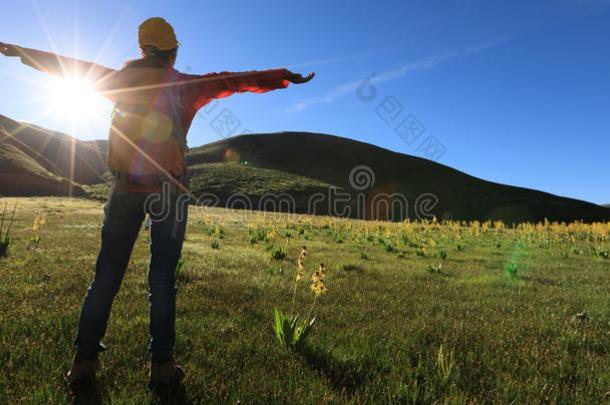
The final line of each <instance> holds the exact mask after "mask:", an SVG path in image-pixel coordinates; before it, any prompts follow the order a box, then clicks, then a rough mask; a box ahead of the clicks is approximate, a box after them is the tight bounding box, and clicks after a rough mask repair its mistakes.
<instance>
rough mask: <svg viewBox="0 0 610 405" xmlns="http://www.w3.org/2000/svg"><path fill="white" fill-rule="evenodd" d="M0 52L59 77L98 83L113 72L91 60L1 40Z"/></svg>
mask: <svg viewBox="0 0 610 405" xmlns="http://www.w3.org/2000/svg"><path fill="white" fill-rule="evenodd" d="M0 53H2V54H3V55H4V56H16V57H19V58H21V62H23V63H24V64H26V65H28V66H31V67H33V68H34V69H38V70H40V71H41V72H45V73H49V74H52V75H55V76H60V77H66V76H74V77H82V78H84V79H87V80H88V81H90V82H91V83H94V84H95V83H99V82H100V81H101V80H103V79H104V78H109V77H110V76H111V75H112V74H113V73H114V72H115V71H114V70H112V69H109V68H107V67H104V66H100V65H98V64H95V63H92V62H85V61H82V60H79V59H73V58H68V57H66V56H60V55H56V54H54V53H51V52H43V51H38V50H36V49H29V48H22V47H20V46H17V45H12V44H5V43H3V42H0Z"/></svg>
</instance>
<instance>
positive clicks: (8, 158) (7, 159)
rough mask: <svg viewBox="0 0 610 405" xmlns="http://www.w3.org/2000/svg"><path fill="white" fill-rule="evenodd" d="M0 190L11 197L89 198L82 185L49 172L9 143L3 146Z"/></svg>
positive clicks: (0, 144)
mask: <svg viewBox="0 0 610 405" xmlns="http://www.w3.org/2000/svg"><path fill="white" fill-rule="evenodd" d="M0 135H2V130H1V129H0ZM0 190H1V191H0V194H9V193H10V195H30V196H31V195H68V194H71V195H75V196H85V195H86V193H85V191H84V190H83V189H82V188H81V186H80V185H79V184H77V183H74V182H70V181H68V180H66V179H65V178H63V177H61V176H58V175H56V174H54V173H52V172H50V171H48V170H47V169H45V168H44V167H43V166H41V165H40V164H39V163H38V162H37V161H36V160H34V159H32V158H31V157H30V156H28V155H27V154H25V153H24V152H22V151H21V150H20V149H18V148H17V147H15V146H13V145H11V144H7V143H0Z"/></svg>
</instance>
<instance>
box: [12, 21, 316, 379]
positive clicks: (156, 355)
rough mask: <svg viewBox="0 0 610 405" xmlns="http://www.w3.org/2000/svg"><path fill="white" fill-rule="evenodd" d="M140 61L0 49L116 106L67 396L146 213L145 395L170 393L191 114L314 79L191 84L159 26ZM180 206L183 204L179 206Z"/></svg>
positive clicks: (94, 359)
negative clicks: (108, 179)
mask: <svg viewBox="0 0 610 405" xmlns="http://www.w3.org/2000/svg"><path fill="white" fill-rule="evenodd" d="M138 39H139V46H140V50H141V53H142V58H141V59H137V60H133V61H130V62H127V63H126V64H125V65H124V66H123V68H122V69H120V70H113V69H109V68H106V67H103V66H100V65H97V64H94V63H89V62H84V61H80V60H76V59H71V58H67V57H64V56H59V55H55V54H52V53H47V52H41V51H37V50H34V49H27V48H22V47H19V46H16V45H11V44H5V43H0V52H1V53H2V54H4V55H6V56H17V57H20V58H21V60H22V62H23V63H25V64H26V65H29V66H31V67H33V68H36V69H38V70H41V71H43V72H47V73H50V74H53V75H57V76H68V77H73V76H75V75H78V76H81V77H84V78H85V79H87V80H88V81H90V82H92V83H93V84H94V87H95V89H96V90H97V91H99V92H100V93H101V94H103V95H104V96H106V97H107V98H109V99H110V100H111V101H113V102H114V103H115V104H114V109H113V115H112V122H111V125H110V134H109V142H108V157H107V164H108V169H109V170H110V172H111V173H112V174H113V183H112V187H111V191H110V193H109V198H108V202H107V203H106V205H105V207H104V212H105V215H104V223H103V226H102V235H101V249H100V252H99V255H98V258H97V263H96V268H95V277H94V280H93V282H92V283H91V285H90V287H89V289H88V291H87V294H86V296H85V300H84V303H83V307H82V311H81V315H80V320H79V324H78V333H77V337H76V340H75V346H76V354H75V356H74V360H73V362H72V366H71V367H70V370H69V371H68V373H67V376H66V378H67V381H68V383H69V385H70V387H71V388H72V389H73V390H78V389H79V388H83V387H86V386H87V385H89V383H90V382H91V381H92V380H93V379H94V377H95V371H96V369H97V367H98V353H99V352H100V351H103V350H105V347H104V345H103V344H102V342H101V339H102V338H103V336H104V334H105V332H106V325H107V322H108V317H109V315H110V309H111V306H112V301H113V299H114V297H115V295H116V293H117V292H118V290H119V287H120V284H121V281H122V279H123V275H124V273H125V270H126V268H127V264H128V262H129V258H130V255H131V251H132V248H133V245H134V243H135V240H136V238H137V236H138V232H139V230H140V228H141V225H142V221H143V219H144V217H145V215H146V214H148V215H149V216H150V218H151V226H150V232H151V244H150V250H151V259H150V266H149V272H148V282H149V301H150V335H151V339H150V344H149V349H150V351H151V353H152V361H151V370H150V386H151V388H154V387H156V386H159V385H168V384H170V385H174V384H175V383H177V382H179V381H180V380H181V379H182V378H183V376H184V369H183V368H182V367H180V366H178V365H176V363H175V362H174V359H173V349H174V338H175V332H174V324H175V306H176V290H175V268H176V265H177V263H178V260H179V258H180V252H181V249H182V243H183V240H184V234H185V228H186V218H187V204H186V202H187V201H188V196H189V195H190V194H189V192H188V175H187V167H186V161H185V154H186V150H187V148H186V134H187V132H188V129H189V127H190V125H191V122H192V120H193V118H194V117H195V114H196V112H197V110H199V109H200V108H201V107H203V106H204V105H206V104H207V103H209V102H210V101H211V100H212V99H215V98H222V97H227V96H229V95H231V94H234V93H241V92H246V91H249V92H255V93H264V92H267V91H270V90H275V89H281V88H285V87H287V86H288V85H289V83H306V82H308V81H309V80H311V79H312V78H313V77H314V74H313V73H311V74H309V75H308V76H307V77H303V76H302V75H300V74H295V73H292V72H290V71H288V70H286V69H274V70H266V71H249V72H243V73H228V72H223V73H213V74H207V75H203V76H201V75H191V74H185V73H181V72H179V71H177V70H175V69H174V68H173V66H174V64H175V62H176V57H177V53H178V47H179V43H178V41H177V39H176V35H175V33H174V30H173V28H172V26H171V25H170V24H168V23H167V22H166V21H165V20H164V19H162V18H159V17H154V18H150V19H148V20H146V21H144V22H143V23H142V24H141V25H140V27H139V30H138ZM185 197H186V198H185Z"/></svg>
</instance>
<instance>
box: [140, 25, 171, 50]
mask: <svg viewBox="0 0 610 405" xmlns="http://www.w3.org/2000/svg"><path fill="white" fill-rule="evenodd" d="M138 43H139V45H140V47H143V46H146V45H152V46H155V47H156V48H157V49H158V50H160V51H167V50H169V49H174V48H177V47H178V45H180V43H179V42H178V40H177V39H176V33H175V32H174V28H173V27H172V26H171V25H170V24H169V23H168V22H167V21H165V20H164V19H163V18H161V17H152V18H149V19H147V20H146V21H144V22H143V23H142V24H140V27H139V28H138Z"/></svg>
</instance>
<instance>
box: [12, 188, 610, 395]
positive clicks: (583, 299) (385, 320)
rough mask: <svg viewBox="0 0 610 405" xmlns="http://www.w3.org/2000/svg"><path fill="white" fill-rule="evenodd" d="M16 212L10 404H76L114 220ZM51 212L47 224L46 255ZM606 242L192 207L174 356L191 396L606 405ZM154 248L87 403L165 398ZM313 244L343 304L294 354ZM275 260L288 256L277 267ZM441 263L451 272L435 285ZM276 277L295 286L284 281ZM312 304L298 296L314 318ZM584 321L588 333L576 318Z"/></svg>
mask: <svg viewBox="0 0 610 405" xmlns="http://www.w3.org/2000/svg"><path fill="white" fill-rule="evenodd" d="M8 201H9V206H12V203H13V200H12V199H8ZM18 202H19V205H18V212H17V217H16V222H15V225H14V226H13V231H12V235H13V240H14V245H13V246H12V248H11V251H10V256H9V258H7V259H0V364H2V372H1V373H0V402H1V403H5V402H6V403H13V402H24V403H32V402H33V403H62V402H66V401H68V397H67V395H66V390H65V388H64V384H63V380H62V374H63V373H64V372H65V371H66V369H67V368H68V366H69V363H70V360H71V356H72V341H73V338H74V334H75V331H76V323H77V319H78V314H79V310H80V305H81V302H82V299H83V295H84V293H85V291H86V288H87V286H88V283H89V282H90V281H91V278H92V275H93V266H94V261H95V257H96V254H97V249H98V244H99V232H100V223H101V220H102V205H101V204H100V203H99V202H95V201H87V200H67V199H61V198H25V199H18ZM38 214H46V216H47V224H46V225H44V226H43V227H42V229H41V230H40V236H41V241H40V245H39V247H38V249H36V251H31V250H28V249H27V248H26V247H27V242H28V240H29V238H31V237H32V236H33V231H32V230H31V225H32V222H33V220H34V218H35V217H36V216H37V215H38ZM274 228H275V231H274V232H271V230H273V229H274ZM263 230H264V231H263ZM253 235H261V236H260V237H256V238H253V237H252V236H253ZM609 237H610V226H608V225H603V226H602V225H599V226H597V227H589V226H585V225H576V226H573V227H572V228H565V227H564V228H562V227H558V226H551V225H548V226H541V227H539V228H531V229H530V228H527V227H523V228H520V229H519V230H514V229H493V228H490V229H483V228H480V227H478V226H475V227H472V226H470V227H463V226H458V225H456V224H451V225H435V224H428V225H421V224H386V223H381V222H361V221H346V220H333V219H329V218H325V217H308V216H286V215H269V216H267V217H265V216H263V215H260V214H258V215H257V214H248V213H246V212H243V211H231V212H227V211H224V210H221V209H208V210H205V211H197V210H193V211H192V214H191V215H190V223H189V228H188V233H187V240H186V242H185V246H184V251H183V259H184V266H183V267H182V268H181V270H180V272H179V273H178V310H177V316H178V319H177V344H176V358H177V359H178V360H179V361H180V362H181V363H183V364H185V365H186V367H187V372H188V376H187V380H186V381H185V389H184V393H183V395H184V398H187V399H188V400H189V401H192V402H194V403H203V402H206V403H207V402H212V403H215V402H236V401H238V400H239V401H241V402H244V403H252V402H278V403H279V402H324V401H329V402H394V403H398V402H400V403H402V402H408V403H416V402H418V403H433V402H442V403H471V402H477V403H479V402H499V403H508V402H512V401H514V402H515V403H536V402H549V403H553V402H562V403H596V402H603V401H607V400H608V397H609V396H610V394H609V393H608V392H609V391H610V336H609V333H610V332H609V331H610V301H609V300H608V291H610V260H609V259H605V258H604V257H603V256H602V255H600V254H598V253H597V252H600V251H603V250H608V247H609V244H610V243H609ZM214 241H219V248H213V244H214ZM286 241H288V245H287V246H286ZM339 242H340V243H339ZM498 242H500V243H498ZM147 243H148V236H147V235H146V233H145V232H144V231H142V233H141V235H140V238H139V240H138V242H137V245H136V248H135V251H134V254H133V257H132V260H131V262H130V265H129V268H128V271H127V274H126V277H125V280H124V282H123V286H122V288H121V291H120V293H119V294H118V296H117V298H116V301H115V304H114V307H113V312H112V315H111V318H110V323H109V328H108V333H107V336H106V338H105V340H104V342H105V343H106V344H107V345H108V346H109V347H110V349H109V350H108V351H107V352H105V353H103V354H102V357H101V358H102V369H101V373H100V374H99V383H98V386H97V390H96V391H95V392H94V394H93V395H94V396H95V397H96V398H89V399H96V400H99V401H101V402H103V403H109V402H112V403H142V402H148V401H150V399H151V398H150V395H149V393H148V392H147V390H146V388H145V387H146V382H147V365H148V363H147V362H148V360H149V357H148V353H147V350H146V345H147V340H148V304H147V285H146V266H147V260H148V257H147V249H148V247H147ZM303 245H305V246H307V250H308V258H307V265H308V270H309V271H310V272H311V271H313V270H314V269H315V268H316V266H317V264H319V263H321V262H323V263H324V264H325V266H326V270H327V280H326V282H327V287H328V290H329V291H328V293H327V294H326V295H324V296H322V297H320V298H319V300H318V303H317V304H316V309H315V311H314V312H315V315H316V317H317V319H316V323H315V325H314V328H313V331H312V333H311V335H310V336H309V338H308V345H307V346H306V347H305V348H304V349H302V350H299V351H290V350H286V349H284V348H282V347H281V346H280V345H279V344H278V343H277V341H276V338H275V336H274V332H273V329H272V324H273V309H274V307H279V308H281V309H282V310H285V311H289V310H290V302H291V299H292V290H291V282H292V277H293V275H294V267H295V266H294V263H295V260H296V257H297V256H298V254H299V252H300V248H301V246H303ZM458 245H459V246H461V249H458ZM270 246H273V248H272V249H279V248H281V249H282V251H284V252H285V253H286V257H285V258H279V257H274V255H272V254H270V251H271V250H270ZM387 246H392V249H388V248H387ZM575 250H580V251H582V252H581V253H579V254H577V253H573V252H574V251H575ZM418 252H425V254H418ZM441 252H444V254H443V253H441ZM441 256H443V257H444V259H443V257H441ZM441 262H442V272H440V273H437V272H430V271H428V269H429V268H430V266H433V267H438V266H439V263H441ZM508 263H514V265H513V264H511V265H510V266H509V267H507V266H508ZM278 266H281V268H283V271H269V269H270V268H278ZM515 266H516V267H515ZM507 268H510V269H511V271H510V272H507ZM513 270H514V271H513ZM306 279H307V277H306ZM305 286H306V281H302V285H301V287H305ZM311 300H312V295H311V293H310V291H309V290H308V289H307V288H301V289H300V290H299V293H298V294H297V308H298V309H299V311H301V312H302V313H303V312H306V310H307V309H308V308H309V305H311ZM581 311H586V312H587V314H588V316H589V318H590V319H589V320H584V321H578V320H577V321H572V320H571V319H570V318H571V316H572V315H574V314H576V313H578V312H581ZM441 345H442V350H441V351H440V353H439V350H440V348H441ZM184 398H183V399H184Z"/></svg>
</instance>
